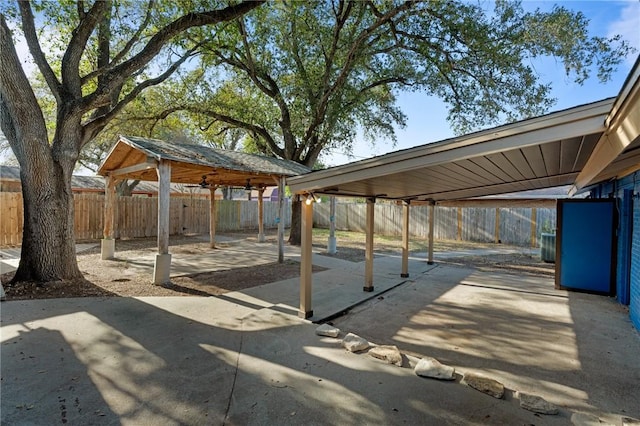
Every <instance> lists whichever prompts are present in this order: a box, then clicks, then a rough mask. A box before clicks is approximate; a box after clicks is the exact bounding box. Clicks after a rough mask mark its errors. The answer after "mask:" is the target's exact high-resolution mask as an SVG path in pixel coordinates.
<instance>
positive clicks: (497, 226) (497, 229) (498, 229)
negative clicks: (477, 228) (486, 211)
mask: <svg viewBox="0 0 640 426" xmlns="http://www.w3.org/2000/svg"><path fill="white" fill-rule="evenodd" d="M494 242H495V243H496V244H499V243H500V207H496V226H495V238H494Z"/></svg>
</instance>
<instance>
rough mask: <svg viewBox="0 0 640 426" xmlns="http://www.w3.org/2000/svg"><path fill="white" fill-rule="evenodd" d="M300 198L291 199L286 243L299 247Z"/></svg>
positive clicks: (300, 232) (300, 233) (300, 239)
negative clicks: (289, 224) (289, 228)
mask: <svg viewBox="0 0 640 426" xmlns="http://www.w3.org/2000/svg"><path fill="white" fill-rule="evenodd" d="M300 203H301V202H300V196H299V195H295V196H294V197H293V198H292V199H291V230H290V232H289V241H288V243H289V244H291V245H293V246H299V245H300V244H301V243H302V229H301V226H302V220H301V208H302V205H301V204H300Z"/></svg>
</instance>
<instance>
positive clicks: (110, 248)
mask: <svg viewBox="0 0 640 426" xmlns="http://www.w3.org/2000/svg"><path fill="white" fill-rule="evenodd" d="M104 183H105V191H104V195H105V197H104V227H103V229H102V236H103V239H102V241H101V246H100V258H101V259H102V260H107V259H113V258H114V257H115V251H116V243H115V231H114V223H115V217H116V209H115V204H116V183H117V181H116V179H115V178H114V177H113V176H106V178H105V181H104Z"/></svg>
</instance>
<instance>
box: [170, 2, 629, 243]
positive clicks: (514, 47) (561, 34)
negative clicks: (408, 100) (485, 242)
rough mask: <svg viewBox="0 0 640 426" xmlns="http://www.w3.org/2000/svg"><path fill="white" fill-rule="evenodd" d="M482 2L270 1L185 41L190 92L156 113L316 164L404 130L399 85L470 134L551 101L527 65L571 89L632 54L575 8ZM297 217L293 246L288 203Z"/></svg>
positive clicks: (537, 110)
mask: <svg viewBox="0 0 640 426" xmlns="http://www.w3.org/2000/svg"><path fill="white" fill-rule="evenodd" d="M484 6H486V4H485V5H483V4H480V3H473V2H467V1H455V0H448V1H425V2H404V1H389V2H382V1H357V2H351V1H346V0H331V1H322V2H304V3H299V2H291V3H290V2H277V3H276V2H273V3H269V4H268V5H266V6H265V7H263V8H260V10H256V11H255V12H253V13H251V14H247V15H244V16H243V17H241V18H239V19H237V20H235V21H234V23H233V24H232V25H229V26H227V27H225V28H224V30H222V31H220V32H218V33H216V34H215V36H214V37H213V38H211V37H209V36H207V37H206V38H204V39H203V38H197V36H198V35H195V36H196V38H194V41H197V42H202V43H203V47H202V48H203V52H204V56H203V59H202V61H203V62H202V67H200V68H198V69H196V70H194V71H193V76H192V77H191V78H192V79H193V81H194V83H197V82H199V83H200V84H199V86H198V88H197V89H195V90H193V92H192V93H193V94H194V96H193V97H192V98H191V101H192V102H190V103H184V104H180V102H174V103H173V104H172V107H171V108H170V109H168V110H166V111H164V112H163V114H164V115H165V116H166V114H167V113H168V112H171V111H177V110H180V109H186V110H189V111H191V112H194V113H199V114H201V115H202V116H203V117H207V118H209V119H210V120H214V121H218V122H222V123H226V124H227V125H228V126H230V127H238V128H242V129H245V130H246V131H247V132H249V133H250V134H251V135H253V137H254V140H255V141H256V142H257V143H256V146H257V147H258V148H259V149H260V150H261V152H263V153H264V154H267V155H275V156H278V157H280V158H285V159H288V160H293V161H296V162H299V163H302V164H305V165H307V166H310V167H312V166H313V165H314V163H315V162H316V161H317V160H318V158H319V156H320V155H321V153H323V152H324V151H326V150H327V149H332V148H338V149H340V150H341V151H347V152H349V151H350V149H351V146H352V144H353V142H354V140H355V138H356V136H357V133H358V131H361V132H363V133H364V135H365V136H367V135H368V136H370V138H371V139H379V140H387V141H392V142H394V141H395V134H394V126H398V125H399V126H402V125H404V124H405V116H404V114H403V112H402V111H401V110H399V108H398V106H397V104H396V95H397V93H398V91H399V90H420V91H425V92H427V93H429V94H432V95H437V96H439V97H441V98H442V99H443V100H444V101H445V102H446V103H447V104H448V105H449V119H450V121H451V124H452V125H453V126H454V128H455V129H456V130H457V131H458V132H467V131H469V130H475V129H478V128H481V127H486V126H489V125H494V124H501V123H504V122H509V121H514V120H518V119H522V118H526V117H531V116H535V115H539V114H542V113H544V112H546V111H547V110H548V109H549V108H550V107H551V106H552V105H553V102H554V100H553V99H552V98H551V96H550V83H549V82H545V81H540V79H539V76H538V75H537V73H536V72H535V70H534V68H533V67H532V65H531V63H532V58H538V57H555V58H556V59H557V60H558V61H560V62H561V63H563V64H564V66H565V69H566V72H567V74H568V75H570V76H572V77H573V78H574V79H575V81H577V82H578V83H581V82H583V81H584V80H585V79H587V78H588V77H589V75H590V74H592V73H594V72H595V73H597V75H598V77H599V78H600V79H601V80H607V79H608V78H609V76H610V75H611V72H612V71H613V70H614V68H615V67H616V65H618V64H619V63H620V62H621V61H622V60H624V58H625V56H626V55H627V53H628V52H629V50H630V48H629V46H628V45H627V43H626V42H624V41H622V40H620V39H619V38H618V37H615V38H612V39H604V38H600V37H590V36H589V33H588V20H587V19H586V18H585V17H584V15H582V14H581V13H580V12H572V11H570V10H567V9H566V8H563V7H555V8H554V9H553V10H552V11H551V12H542V11H539V10H536V11H533V12H526V11H525V10H523V8H522V7H521V5H520V3H519V2H507V1H497V2H495V8H494V9H493V10H486V9H485V8H484ZM220 66H222V67H223V69H224V70H225V72H224V73H221V72H220V71H219V69H220V68H219V67H220ZM221 77H225V78H224V79H221ZM427 115H428V112H426V111H425V116H427ZM293 212H294V218H293V221H292V232H291V236H290V239H289V241H290V242H291V243H294V244H295V243H299V232H296V231H297V227H296V224H297V223H298V221H297V220H296V215H295V213H297V212H298V209H297V208H296V206H294V209H293Z"/></svg>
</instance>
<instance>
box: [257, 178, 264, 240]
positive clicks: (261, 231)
mask: <svg viewBox="0 0 640 426" xmlns="http://www.w3.org/2000/svg"><path fill="white" fill-rule="evenodd" d="M263 198H264V188H263V187H260V188H258V242H259V243H264V242H265V238H264V199H263Z"/></svg>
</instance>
